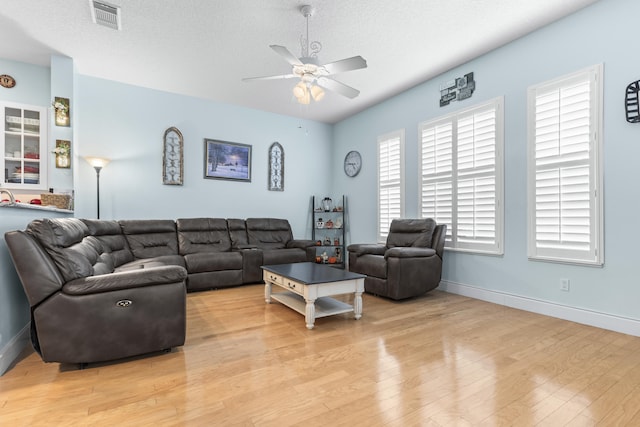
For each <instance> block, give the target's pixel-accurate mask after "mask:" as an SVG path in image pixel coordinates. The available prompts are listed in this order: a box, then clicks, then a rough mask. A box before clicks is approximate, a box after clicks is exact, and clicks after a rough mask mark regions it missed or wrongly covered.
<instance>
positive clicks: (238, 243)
mask: <svg viewBox="0 0 640 427" xmlns="http://www.w3.org/2000/svg"><path fill="white" fill-rule="evenodd" d="M227 227H228V229H229V237H230V238H231V245H232V247H233V248H234V249H243V248H246V247H248V246H249V238H248V237H247V224H246V223H245V220H244V219H237V218H229V219H227Z"/></svg>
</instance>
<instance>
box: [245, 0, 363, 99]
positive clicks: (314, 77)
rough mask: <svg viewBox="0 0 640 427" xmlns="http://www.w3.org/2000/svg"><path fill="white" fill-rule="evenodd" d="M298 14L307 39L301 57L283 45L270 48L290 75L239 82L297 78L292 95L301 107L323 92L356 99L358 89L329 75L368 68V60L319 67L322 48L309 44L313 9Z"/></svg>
mask: <svg viewBox="0 0 640 427" xmlns="http://www.w3.org/2000/svg"><path fill="white" fill-rule="evenodd" d="M300 12H301V13H302V15H303V16H304V17H305V18H306V20H307V34H306V38H305V37H304V36H301V37H300V45H301V47H302V56H301V57H300V58H296V57H295V56H294V55H293V54H292V53H291V52H290V51H289V49H287V48H286V47H284V46H279V45H276V44H272V45H270V46H269V47H270V48H271V49H273V50H274V51H275V52H276V53H277V54H278V55H280V56H281V57H283V58H284V59H285V61H287V62H288V63H289V64H290V65H291V66H292V67H293V68H292V71H291V73H289V74H281V75H277V76H265V77H249V78H244V79H242V81H244V82H247V81H253V80H279V79H293V78H298V79H300V82H298V84H296V85H295V86H294V88H293V95H294V96H295V97H296V99H297V100H298V102H299V103H300V104H309V103H310V102H311V99H312V98H313V100H314V101H320V100H321V99H322V98H323V97H324V90H323V89H327V90H329V91H331V92H336V93H339V94H340V95H343V96H346V97H347V98H350V99H353V98H355V97H356V96H358V94H359V93H360V91H359V90H357V89H354V88H352V87H351V86H347V85H346V84H344V83H341V82H339V81H337V80H334V79H333V78H331V77H330V76H332V75H333V74H338V73H344V72H346V71H352V70H359V69H361V68H367V61H366V60H365V59H364V58H363V57H361V56H353V57H351V58H345V59H341V60H339V61H335V62H329V63H328V64H320V62H319V61H318V57H317V55H318V52H320V50H321V49H322V45H321V44H320V42H317V41H314V42H311V43H310V42H309V17H310V16H312V15H313V13H314V9H313V7H311V6H310V5H304V6H301V7H300Z"/></svg>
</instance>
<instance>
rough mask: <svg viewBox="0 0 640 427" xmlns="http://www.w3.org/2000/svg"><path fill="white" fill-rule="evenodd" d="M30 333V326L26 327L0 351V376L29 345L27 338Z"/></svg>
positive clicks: (28, 324)
mask: <svg viewBox="0 0 640 427" xmlns="http://www.w3.org/2000/svg"><path fill="white" fill-rule="evenodd" d="M30 333H31V324H30V323H27V325H26V326H25V327H24V328H22V330H20V332H18V335H16V336H15V337H13V338H11V340H10V341H9V342H8V343H7V345H5V346H4V348H3V349H2V350H0V376H2V375H4V373H5V372H7V370H8V369H9V368H10V367H11V364H12V363H13V362H14V361H15V360H16V359H17V358H18V356H19V355H20V353H22V350H24V348H25V347H26V346H28V345H29V336H30Z"/></svg>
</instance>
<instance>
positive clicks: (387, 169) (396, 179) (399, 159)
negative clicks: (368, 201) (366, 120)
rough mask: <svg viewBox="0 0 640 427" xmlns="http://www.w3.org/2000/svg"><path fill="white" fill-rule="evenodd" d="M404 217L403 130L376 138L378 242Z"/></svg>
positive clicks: (382, 240)
mask: <svg viewBox="0 0 640 427" xmlns="http://www.w3.org/2000/svg"><path fill="white" fill-rule="evenodd" d="M403 215H404V129H403V130H399V131H396V132H392V133H390V134H387V135H383V136H380V137H379V138H378V241H379V242H386V241H387V234H389V226H390V225H391V220H393V219H394V218H402V216H403Z"/></svg>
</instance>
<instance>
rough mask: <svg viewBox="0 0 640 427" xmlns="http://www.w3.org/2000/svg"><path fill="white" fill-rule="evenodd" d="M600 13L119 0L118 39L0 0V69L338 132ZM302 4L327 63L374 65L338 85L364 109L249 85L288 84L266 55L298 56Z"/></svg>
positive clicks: (475, 1)
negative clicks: (385, 105)
mask: <svg viewBox="0 0 640 427" xmlns="http://www.w3.org/2000/svg"><path fill="white" fill-rule="evenodd" d="M596 1H597V0H395V1H390V0H348V1H347V0H316V1H313V2H310V1H304V0H303V1H296V0H217V1H211V0H110V1H108V2H109V3H111V4H114V5H117V6H121V8H122V30H121V31H116V30H112V29H109V28H107V27H103V26H99V25H96V24H94V23H93V22H92V21H91V13H90V7H89V1H87V0H0V40H2V43H0V58H5V59H11V60H16V61H22V62H27V63H32V64H38V65H44V66H48V65H49V61H50V55H51V54H52V53H55V54H58V55H64V56H69V57H71V58H73V59H74V63H75V66H76V70H77V72H78V73H80V74H83V75H89V76H95V77H100V78H105V79H109V80H115V81H119V82H124V83H129V84H133V85H137V86H143V87H148V88H153V89H159V90H164V91H168V92H174V93H179V94H185V95H191V96H196V97H201V98H206V99H212V100H216V101H220V102H224V103H229V104H235V105H241V106H246V107H250V108H256V109H260V110H264V111H270V112H274V113H278V114H286V115H290V116H295V117H300V118H306V119H311V120H318V121H322V122H327V123H335V122H337V121H339V120H342V119H343V118H346V117H348V116H350V115H353V114H355V113H357V112H359V111H362V110H364V109H365V108H367V107H369V106H371V105H374V104H376V103H378V102H380V101H382V100H384V99H386V98H389V97H391V96H393V95H395V94H397V93H399V92H402V91H404V90H406V89H408V88H411V87H412V86H415V85H417V84H419V83H421V82H423V81H425V80H428V79H430V78H433V77H435V76H437V75H438V74H440V73H442V72H444V71H447V70H448V69H451V68H453V67H455V66H457V65H460V64H462V63H464V62H466V61H468V60H470V59H472V58H475V57H477V56H479V55H481V54H483V53H485V52H488V51H490V50H492V49H495V48H497V47H499V46H501V45H503V44H506V43H508V42H510V41H512V40H514V39H516V38H518V37H521V36H523V35H525V34H527V33H529V32H531V31H533V30H535V29H537V28H539V27H541V26H544V25H546V24H548V23H550V22H553V21H555V20H557V19H559V18H561V17H563V16H566V15H568V14H571V13H573V12H575V11H577V10H579V9H581V8H583V7H585V6H587V5H589V4H592V3H595V2H596ZM303 4H311V5H312V6H313V7H314V8H315V14H314V16H312V17H311V18H310V19H309V38H310V39H311V40H312V41H313V40H317V41H320V42H321V43H322V46H323V49H322V51H321V52H320V53H319V55H318V58H319V60H320V62H321V63H327V62H332V61H336V60H339V59H343V58H347V57H351V56H355V55H361V56H363V57H364V58H365V59H366V60H367V63H368V68H366V69H362V70H357V71H350V72H347V73H343V74H339V75H336V76H335V78H336V80H339V81H341V82H343V83H345V84H348V85H350V86H353V87H355V88H356V89H359V90H360V92H361V93H360V95H359V96H358V97H357V98H355V99H347V98H344V97H342V96H340V95H337V94H334V93H328V94H327V96H325V98H324V99H323V100H322V101H321V102H319V103H314V102H312V103H311V104H310V105H308V106H302V105H299V104H297V103H296V101H295V99H294V98H293V95H292V92H291V89H292V87H293V86H294V84H295V83H296V81H295V80H271V81H258V82H255V81H254V82H242V81H241V79H242V78H243V77H254V76H264V75H274V74H285V73H290V72H291V67H290V66H289V65H288V64H287V63H286V62H285V61H284V60H283V59H282V58H281V57H279V56H278V55H277V54H276V53H275V52H273V51H272V50H271V49H270V48H269V45H270V44H279V45H283V46H286V47H287V48H288V49H289V50H290V51H291V52H292V53H293V54H295V55H296V56H299V55H300V36H301V34H303V33H304V32H305V26H306V23H305V18H304V17H303V16H302V15H301V14H300V11H299V8H300V6H301V5H303ZM1 73H2V70H0V74H1Z"/></svg>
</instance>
